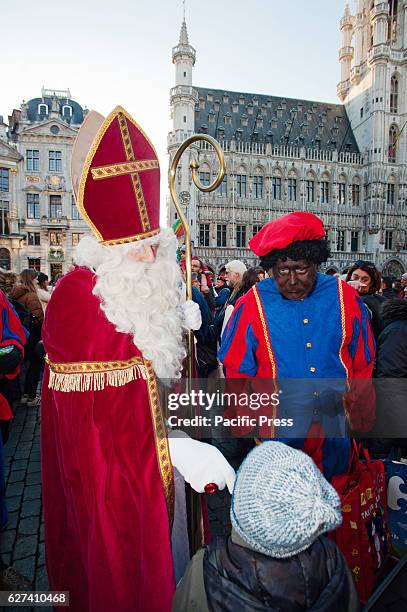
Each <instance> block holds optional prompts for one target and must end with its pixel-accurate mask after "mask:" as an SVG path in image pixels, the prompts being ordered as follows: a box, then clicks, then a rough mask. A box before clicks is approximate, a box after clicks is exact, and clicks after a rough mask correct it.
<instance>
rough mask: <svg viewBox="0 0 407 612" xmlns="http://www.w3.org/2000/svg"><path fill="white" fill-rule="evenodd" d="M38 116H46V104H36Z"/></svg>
mask: <svg viewBox="0 0 407 612" xmlns="http://www.w3.org/2000/svg"><path fill="white" fill-rule="evenodd" d="M38 114H39V115H41V116H42V117H45V116H46V115H48V104H45V103H44V102H42V103H41V104H38Z"/></svg>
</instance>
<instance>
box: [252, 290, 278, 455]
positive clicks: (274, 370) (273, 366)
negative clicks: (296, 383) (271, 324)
mask: <svg viewBox="0 0 407 612" xmlns="http://www.w3.org/2000/svg"><path fill="white" fill-rule="evenodd" d="M253 293H254V297H255V298H256V304H257V310H258V311H259V317H260V321H261V326H262V328H263V336H264V340H265V343H266V346H267V352H268V355H269V359H270V363H271V372H272V375H273V380H274V388H275V390H276V391H277V390H278V387H277V383H276V382H275V380H276V374H277V367H276V361H275V359H274V354H273V349H272V348H271V343H270V338H269V333H268V331H267V325H266V319H265V317H264V312H263V305H262V303H261V300H260V296H259V293H258V291H257V287H256V285H253ZM276 416H277V409H276V406H273V408H272V418H273V423H274V419H275V418H276ZM270 429H271V432H270V433H271V436H270V437H271V438H275V435H276V430H275V427H274V424H273V425H272V426H271V428H270ZM256 444H257V442H256Z"/></svg>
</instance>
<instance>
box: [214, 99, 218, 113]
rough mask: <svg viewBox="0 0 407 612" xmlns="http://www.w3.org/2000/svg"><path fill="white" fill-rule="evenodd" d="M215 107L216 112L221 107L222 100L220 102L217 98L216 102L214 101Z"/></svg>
mask: <svg viewBox="0 0 407 612" xmlns="http://www.w3.org/2000/svg"><path fill="white" fill-rule="evenodd" d="M213 107H214V109H215V110H216V112H217V111H218V110H219V109H220V102H219V100H215V103H214V105H213Z"/></svg>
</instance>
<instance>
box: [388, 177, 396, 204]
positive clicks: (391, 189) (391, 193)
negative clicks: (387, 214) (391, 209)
mask: <svg viewBox="0 0 407 612" xmlns="http://www.w3.org/2000/svg"><path fill="white" fill-rule="evenodd" d="M386 202H387V205H388V206H394V204H395V202H396V177H395V176H394V175H393V174H392V175H391V176H389V181H388V183H387V195H386Z"/></svg>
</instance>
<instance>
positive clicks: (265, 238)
mask: <svg viewBox="0 0 407 612" xmlns="http://www.w3.org/2000/svg"><path fill="white" fill-rule="evenodd" d="M324 237H325V229H324V225H323V223H322V221H321V219H320V218H319V217H317V216H316V215H313V214H312V213H309V212H292V213H288V215H284V216H283V217H279V218H278V219H275V221H269V222H268V223H266V225H265V226H264V227H262V229H261V230H260V231H259V232H258V233H257V234H256V235H255V236H253V238H252V239H251V240H250V241H249V247H250V248H251V250H252V251H253V253H254V254H255V255H258V256H259V257H262V256H263V255H267V254H268V253H270V252H271V251H276V250H277V249H285V248H286V247H288V245H290V244H292V243H293V242H296V241H297V240H320V239H321V238H324Z"/></svg>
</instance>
